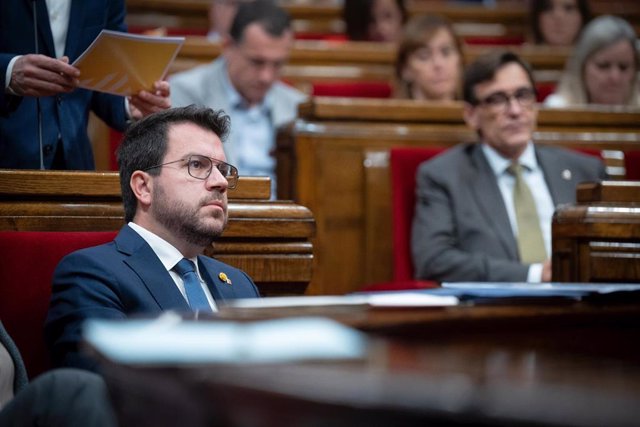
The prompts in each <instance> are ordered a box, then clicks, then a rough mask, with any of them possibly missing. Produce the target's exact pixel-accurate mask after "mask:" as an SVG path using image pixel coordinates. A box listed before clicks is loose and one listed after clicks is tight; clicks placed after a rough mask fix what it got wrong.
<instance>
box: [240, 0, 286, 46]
mask: <svg viewBox="0 0 640 427" xmlns="http://www.w3.org/2000/svg"><path fill="white" fill-rule="evenodd" d="M254 22H257V23H259V24H260V26H261V27H262V28H263V29H264V30H265V31H266V32H267V33H268V34H270V35H272V36H275V37H280V36H282V34H284V32H285V31H287V30H288V29H290V28H291V16H289V13H288V12H287V11H286V10H284V9H282V8H281V7H279V6H278V5H277V4H276V3H275V2H274V1H273V0H255V1H251V2H245V3H241V4H240V6H238V11H237V12H236V15H235V17H234V18H233V22H232V23H231V29H230V30H229V35H230V36H231V38H232V39H233V40H234V41H235V42H236V43H239V42H241V41H242V38H243V37H244V30H245V29H246V28H247V27H248V26H249V25H251V24H253V23H254Z"/></svg>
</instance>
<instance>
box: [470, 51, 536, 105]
mask: <svg viewBox="0 0 640 427" xmlns="http://www.w3.org/2000/svg"><path fill="white" fill-rule="evenodd" d="M511 63H515V64H518V65H520V66H521V67H522V69H523V70H524V71H525V72H526V73H527V77H529V81H530V82H531V87H532V88H533V90H534V91H535V90H536V84H535V80H534V79H533V72H532V71H531V66H530V65H529V64H528V63H527V62H526V61H524V60H523V59H522V58H520V57H519V56H518V55H516V54H515V53H513V52H510V51H504V50H496V51H491V52H489V53H487V54H484V55H481V56H479V57H478V58H476V60H475V61H473V62H472V63H471V64H469V65H468V66H467V69H466V70H465V73H464V82H463V85H462V96H463V98H464V100H465V101H466V102H468V103H469V104H471V105H477V104H478V99H477V98H476V93H475V87H476V85H478V84H480V83H484V82H488V81H489V80H493V78H494V77H495V75H496V73H497V72H498V70H499V69H500V68H502V67H504V66H505V65H507V64H511Z"/></svg>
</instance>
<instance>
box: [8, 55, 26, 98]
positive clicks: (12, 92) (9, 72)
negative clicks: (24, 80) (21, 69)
mask: <svg viewBox="0 0 640 427" xmlns="http://www.w3.org/2000/svg"><path fill="white" fill-rule="evenodd" d="M20 58H22V55H17V56H14V57H13V58H11V61H9V65H8V66H7V73H6V74H5V77H4V91H5V92H6V93H9V94H11V95H16V96H18V94H17V93H15V92H14V91H13V89H11V86H9V84H10V83H11V75H12V74H13V64H15V63H16V61H17V60H18V59H20Z"/></svg>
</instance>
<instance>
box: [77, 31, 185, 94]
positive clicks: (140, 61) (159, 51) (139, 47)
mask: <svg viewBox="0 0 640 427" xmlns="http://www.w3.org/2000/svg"><path fill="white" fill-rule="evenodd" d="M183 43H184V37H153V36H141V35H137V34H129V33H122V32H118V31H110V30H102V31H101V32H100V34H98V37H96V39H95V40H94V41H93V42H92V43H91V45H90V46H89V47H88V48H87V49H86V50H85V51H84V52H83V53H82V55H80V57H78V59H76V60H75V61H74V63H73V64H72V65H74V66H75V67H77V68H78V69H80V85H79V86H80V87H82V88H85V89H91V90H95V91H98V92H106V93H111V94H115V95H122V96H129V95H133V94H136V93H138V92H140V91H141V90H143V89H144V90H151V89H152V88H153V83H154V82H155V81H157V80H161V79H163V78H164V76H165V75H166V73H167V71H168V70H169V66H170V65H171V63H172V62H173V60H174V59H175V57H176V55H177V54H178V51H179V50H180V47H181V46H182V44H183Z"/></svg>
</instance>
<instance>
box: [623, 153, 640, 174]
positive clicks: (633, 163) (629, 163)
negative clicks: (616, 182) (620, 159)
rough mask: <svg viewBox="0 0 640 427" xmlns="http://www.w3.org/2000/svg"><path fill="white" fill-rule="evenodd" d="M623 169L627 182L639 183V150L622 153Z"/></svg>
mask: <svg viewBox="0 0 640 427" xmlns="http://www.w3.org/2000/svg"><path fill="white" fill-rule="evenodd" d="M624 167H625V170H626V178H627V179H628V180H631V181H640V150H634V151H626V152H625V153H624Z"/></svg>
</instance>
